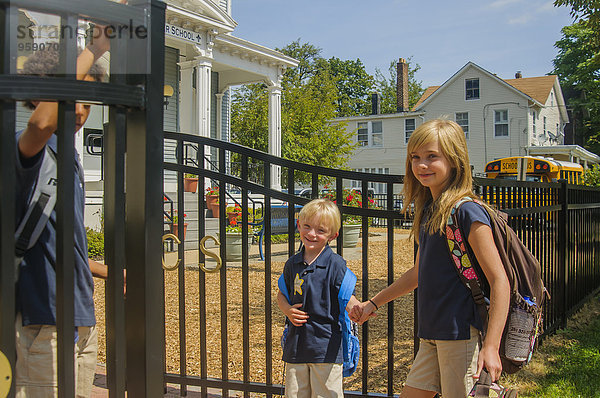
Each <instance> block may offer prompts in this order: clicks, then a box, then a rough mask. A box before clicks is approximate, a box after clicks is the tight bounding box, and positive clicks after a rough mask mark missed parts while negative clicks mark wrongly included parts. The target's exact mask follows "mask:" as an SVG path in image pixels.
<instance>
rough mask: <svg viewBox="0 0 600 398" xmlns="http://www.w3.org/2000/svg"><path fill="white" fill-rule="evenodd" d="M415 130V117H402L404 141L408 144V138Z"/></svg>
mask: <svg viewBox="0 0 600 398" xmlns="http://www.w3.org/2000/svg"><path fill="white" fill-rule="evenodd" d="M413 131H415V119H404V142H405V143H406V144H408V139H409V138H410V135H411V134H412V132H413Z"/></svg>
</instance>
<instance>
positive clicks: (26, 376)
mask: <svg viewBox="0 0 600 398" xmlns="http://www.w3.org/2000/svg"><path fill="white" fill-rule="evenodd" d="M15 330H16V346H17V365H16V372H15V386H16V397H17V398H21V397H27V398H32V397H34V398H36V397H40V398H42V397H43V398H45V397H56V396H57V394H58V376H57V360H56V358H57V351H58V350H57V334H56V326H54V325H30V326H23V322H22V320H21V314H18V315H17V321H16V324H15ZM77 330H78V334H79V340H78V341H77V343H76V344H75V358H74V360H75V393H76V396H77V397H89V396H90V395H91V394H92V385H93V383H94V375H95V372H96V359H97V353H98V333H97V331H96V326H91V327H78V328H77Z"/></svg>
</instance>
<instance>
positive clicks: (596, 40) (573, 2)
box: [554, 0, 600, 62]
mask: <svg viewBox="0 0 600 398" xmlns="http://www.w3.org/2000/svg"><path fill="white" fill-rule="evenodd" d="M554 6H555V7H561V6H565V7H571V16H572V17H573V18H574V19H575V21H576V22H580V23H581V24H582V25H583V26H584V27H586V28H588V29H590V32H591V35H590V44H591V45H592V46H593V47H594V49H595V52H594V58H595V60H596V62H600V1H599V0H554Z"/></svg>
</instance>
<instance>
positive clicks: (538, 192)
mask: <svg viewBox="0 0 600 398" xmlns="http://www.w3.org/2000/svg"><path fill="white" fill-rule="evenodd" d="M165 138H166V139H168V140H174V141H175V142H176V143H177V146H178V147H179V148H183V146H184V143H185V144H187V143H193V144H194V145H195V146H196V147H197V148H198V152H197V153H196V156H197V159H198V161H197V162H196V164H197V165H198V166H196V165H192V166H190V165H189V163H188V164H186V162H184V161H183V159H182V157H181V156H180V158H179V162H165V169H166V170H172V171H177V172H178V184H179V188H180V189H179V191H181V187H182V183H183V174H184V173H192V174H197V175H198V176H199V181H200V187H201V188H200V190H199V192H201V190H202V187H204V186H205V183H208V181H211V182H210V183H208V184H215V183H217V184H218V186H219V187H220V197H219V199H220V201H221V203H224V200H225V198H226V193H225V191H226V190H227V189H234V190H235V191H236V192H241V208H242V222H241V224H242V226H243V228H242V235H243V238H242V241H246V239H248V236H249V235H250V234H251V232H249V228H248V220H249V217H251V215H250V214H249V213H250V210H249V206H248V197H249V195H253V197H254V200H259V201H261V202H262V203H263V206H264V213H263V214H264V220H263V224H264V226H263V228H264V229H265V231H264V250H265V261H264V268H262V269H261V272H264V281H263V284H262V285H261V286H260V292H261V294H262V293H264V297H263V298H262V299H261V302H262V303H264V307H262V306H259V307H260V311H261V312H262V318H261V322H264V325H263V327H264V330H263V332H264V333H262V334H260V337H259V336H254V335H251V333H250V332H249V331H250V330H252V327H255V326H256V325H253V324H252V323H251V316H250V312H251V310H250V309H251V306H253V302H250V301H249V300H250V294H251V293H252V292H251V290H252V289H255V286H254V285H252V287H251V284H250V280H249V278H250V277H249V269H250V268H251V266H250V264H249V259H248V253H249V249H248V246H246V245H242V252H243V255H242V258H241V264H239V263H234V264H231V262H230V264H229V265H228V262H227V261H226V260H223V266H222V267H221V268H219V269H218V272H219V289H218V295H219V305H220V307H219V311H220V314H221V315H220V319H219V321H218V325H217V326H218V329H219V330H220V334H221V335H220V344H221V351H220V353H219V356H220V361H221V374H220V375H219V376H218V377H215V376H214V375H213V376H212V377H209V370H208V368H209V362H210V361H209V350H210V347H207V346H206V341H207V338H208V334H209V333H210V332H211V330H209V328H208V326H207V325H206V323H203V322H205V320H206V319H207V316H208V317H210V315H211V314H210V310H207V301H208V300H210V297H207V294H208V291H209V290H210V289H209V288H210V282H207V276H206V275H205V274H204V273H202V272H200V276H199V281H198V283H199V298H198V299H199V308H198V314H199V321H200V326H199V327H200V335H199V336H198V341H197V342H195V341H188V340H186V335H187V334H188V332H187V331H186V329H185V328H186V314H188V313H189V311H190V307H189V305H187V306H186V305H185V300H183V301H181V305H180V306H179V314H178V317H179V321H180V327H182V328H183V330H180V341H179V344H180V347H179V352H180V358H179V366H178V368H179V372H176V373H173V372H171V373H167V375H166V381H167V382H170V383H176V384H180V385H181V386H182V390H185V388H186V386H187V385H196V386H201V387H202V390H203V391H204V392H205V393H206V391H207V390H206V388H208V387H216V388H221V389H222V393H223V394H224V395H227V394H228V392H229V390H238V391H243V392H244V395H245V396H248V395H249V394H250V393H251V392H262V393H266V394H267V396H270V395H272V394H282V392H283V389H282V386H281V385H280V384H278V383H277V382H279V380H274V378H273V369H275V368H276V367H278V366H280V359H279V358H278V357H277V358H274V356H273V353H274V347H276V346H277V345H278V344H279V336H278V335H275V336H274V335H273V322H274V320H275V323H277V322H279V318H280V314H279V310H278V309H277V308H273V305H272V303H273V302H274V300H273V297H274V296H273V294H274V293H276V290H275V289H276V288H275V287H274V286H273V283H272V282H273V280H272V278H273V275H276V274H278V273H279V272H281V270H280V269H274V268H273V261H272V254H274V253H273V252H272V242H271V235H272V234H271V230H272V224H273V219H272V214H273V212H274V210H273V209H274V208H275V205H274V203H277V205H276V206H277V209H278V211H280V210H281V204H282V203H283V205H284V206H287V209H288V211H287V218H288V223H287V225H288V238H289V240H288V250H287V255H292V254H293V253H294V252H295V251H296V250H297V243H298V242H297V240H296V239H295V238H294V225H295V224H294V223H295V214H296V210H297V208H298V207H299V206H302V205H304V204H305V203H307V202H308V200H309V199H307V198H305V197H302V196H299V195H298V194H290V193H288V192H296V190H295V186H296V184H297V182H298V180H299V179H303V180H304V181H306V177H307V176H308V177H309V181H310V182H311V188H312V189H311V193H313V194H312V195H313V197H316V196H317V195H319V194H320V193H323V186H324V185H325V184H327V187H328V190H329V192H333V194H334V195H335V199H336V203H338V207H339V209H340V211H341V213H342V217H343V218H344V217H345V216H347V215H350V216H360V218H361V220H362V221H361V226H362V253H361V256H362V258H361V263H362V266H361V269H360V270H359V279H360V281H361V282H362V283H361V292H357V297H358V298H359V299H363V300H365V299H367V298H369V285H370V283H371V282H372V279H371V278H370V263H369V262H370V261H372V258H371V257H370V248H369V244H368V237H369V229H370V228H371V227H382V226H383V227H384V228H385V231H386V233H385V234H386V236H387V240H386V245H387V256H386V257H385V258H381V259H378V260H377V261H382V262H386V263H387V267H388V275H387V283H388V284H389V283H392V282H393V280H394V262H395V261H397V259H394V254H393V253H394V228H395V227H397V226H398V225H399V224H400V223H407V224H404V225H405V226H409V225H410V224H408V223H409V222H410V219H408V220H406V219H405V218H404V216H403V215H401V214H400V213H399V212H398V209H399V208H400V207H401V197H399V196H398V195H397V194H392V192H394V191H396V192H398V191H399V190H400V188H401V187H400V182H401V181H402V177H401V176H394V175H381V174H366V173H355V172H349V171H341V170H332V169H326V168H322V167H316V166H309V165H306V164H301V163H297V162H292V161H289V160H285V159H281V158H276V157H273V156H270V155H268V154H265V153H262V152H258V151H255V150H252V149H248V148H245V147H241V146H238V145H235V144H231V143H226V142H221V141H216V140H212V139H207V138H203V137H198V136H191V135H182V134H175V133H165ZM180 153H181V151H180ZM207 153H217V158H216V159H212V162H211V163H209V162H207V161H201V159H204V157H205V154H207ZM232 158H235V159H236V161H237V162H239V163H238V165H239V167H237V168H229V169H228V168H227V167H226V164H225V159H232ZM211 164H218V167H217V168H214V167H213V166H211ZM250 165H252V167H255V168H256V169H257V170H260V173H262V174H261V175H258V174H257V173H256V170H255V173H254V174H253V175H251V174H250V173H249V172H248V171H249V170H248V169H249V167H250ZM274 173H281V174H280V175H281V181H280V183H281V184H282V185H283V186H284V187H285V189H284V192H281V191H280V190H278V189H274V188H272V181H278V179H277V178H276V177H274ZM298 174H302V176H301V177H300V178H299V177H298ZM356 181H359V183H358V185H359V186H361V187H363V189H362V192H367V191H368V190H367V187H368V185H369V183H384V184H386V187H387V192H388V194H377V195H374V196H373V199H374V201H375V203H376V204H377V205H378V206H376V207H377V208H369V204H368V201H367V200H363V201H362V204H361V207H360V208H357V207H349V206H346V205H343V203H345V202H344V198H343V197H342V195H343V192H344V187H347V186H350V185H352V184H353V185H354V186H356V185H357V183H356ZM475 186H476V191H477V192H478V193H479V194H480V195H481V196H482V197H483V198H484V199H485V200H486V201H488V202H489V203H491V204H493V205H495V206H497V207H498V208H500V209H503V210H504V211H506V212H507V213H508V214H509V216H510V225H511V226H512V227H513V228H514V229H515V230H516V231H517V233H518V235H519V237H520V238H521V239H522V240H523V241H524V242H525V243H526V244H527V246H528V247H530V249H531V250H532V252H533V253H534V254H535V255H536V256H537V257H538V258H539V259H540V262H541V264H542V267H543V276H544V281H545V283H546V286H547V287H548V289H549V290H550V293H551V295H552V298H551V299H550V301H549V303H548V306H547V307H546V314H545V321H544V322H545V325H544V326H545V330H546V333H551V332H552V331H554V330H555V329H556V328H558V327H560V326H561V325H564V322H565V320H566V317H567V316H568V315H569V314H570V313H572V312H573V311H574V310H575V309H576V308H577V307H578V306H579V305H580V304H581V303H582V301H583V300H584V299H585V298H586V297H588V296H589V295H590V294H593V293H594V292H596V291H597V289H598V286H600V264H598V262H599V261H600V260H599V259H598V253H597V251H598V250H600V245H599V242H598V240H599V239H600V238H599V237H598V232H599V231H598V228H599V227H600V222H599V221H600V190H597V189H591V188H585V187H581V186H570V185H566V184H561V183H528V182H514V181H510V182H509V181H500V180H489V179H481V178H476V179H475ZM326 191H327V190H326ZM257 196H258V197H260V199H257ZM190 205H191V206H194V207H197V208H198V209H199V212H200V214H204V211H205V200H204V198H203V197H202V196H201V195H199V196H198V197H197V198H196V200H195V202H194V203H192V204H189V203H184V200H183V194H182V193H180V194H179V195H178V203H177V207H178V208H179V209H184V207H185V206H190ZM180 211H185V210H180ZM219 211H220V219H221V220H223V219H224V217H225V208H224V206H221V207H220V210H219ZM203 222H204V221H203V219H202V218H201V219H200V224H201V225H200V237H203V236H204V230H205V226H204V225H203ZM180 228H181V227H180ZM219 228H220V230H219V233H220V236H226V223H225V222H221V223H220V224H219ZM181 232H182V231H180V233H181ZM341 234H342V235H343V230H342V231H341ZM342 239H343V236H340V237H339V238H338V242H337V243H338V244H337V251H338V253H340V254H342V255H343V252H344V249H343V245H342V244H340V242H341V241H342ZM221 243H223V242H221ZM228 250H229V249H228V248H227V245H225V244H222V245H221V246H220V249H219V251H220V252H219V254H220V257H221V258H222V259H226V257H227V251H228ZM186 255H190V253H189V252H188V253H186V252H185V251H184V250H183V246H182V245H181V246H180V248H179V257H180V259H181V260H182V261H183V262H185V256H186ZM204 261H205V259H204V257H203V255H202V254H200V259H199V262H200V263H203V262H204ZM239 266H241V272H242V274H241V294H242V298H241V303H242V304H241V305H242V311H241V312H242V314H241V318H240V319H239V322H240V323H239V324H238V323H237V321H235V320H234V318H232V317H231V316H229V315H228V314H231V313H233V312H235V310H236V309H235V308H231V307H230V304H228V303H229V302H230V300H229V299H230V298H231V296H232V295H235V294H237V292H233V291H228V288H229V289H231V287H230V285H229V284H228V283H227V281H228V278H230V277H231V273H233V272H236V271H235V269H236V268H237V267H239ZM252 267H255V265H253V266H252ZM179 273H180V274H179V287H178V289H179V290H178V291H179V295H180V297H184V296H185V289H186V284H185V275H184V270H183V268H181V269H180V270H179ZM207 284H208V285H207ZM263 289H264V291H263ZM180 300H181V299H180ZM254 304H255V305H258V304H256V303H254ZM394 306H395V304H394V303H389V304H388V305H387V311H388V315H387V320H388V321H387V330H386V331H385V333H386V334H387V343H386V344H387V347H386V351H387V361H386V363H385V365H384V366H385V367H386V371H385V372H384V374H385V377H386V380H385V385H386V390H385V392H384V395H388V396H391V395H393V393H394V392H396V393H397V392H398V391H394V379H395V375H394V363H395V361H397V359H398V358H394V355H395V354H396V353H395V351H394V339H395V334H394V332H395V330H396V328H397V327H398V326H399V325H397V324H395V323H394ZM213 315H214V314H213ZM253 319H254V318H253ZM231 323H233V324H231ZM213 326H215V325H213ZM228 330H241V331H242V333H243V336H242V339H241V342H239V344H240V345H239V346H238V345H237V344H238V343H234V342H232V341H231V337H232V334H231V332H228ZM254 330H255V329H254ZM379 332H381V331H379ZM371 333H373V332H370V331H369V325H368V324H365V325H363V327H362V336H361V346H362V350H361V352H362V353H361V355H362V359H361V361H362V362H361V368H362V369H369V362H370V358H371V355H372V352H373V348H375V347H373V346H371V345H370V344H371V343H370V342H369V336H370V334H371ZM263 336H264V337H263ZM189 344H199V345H200V346H201V349H200V358H199V360H200V364H199V367H200V371H199V372H198V373H197V374H192V373H193V372H189V373H188V372H187V370H186V363H187V362H188V358H187V357H186V350H185V347H186V345H189ZM255 345H260V346H261V347H262V346H264V349H265V356H264V363H263V364H262V366H263V367H264V369H265V371H266V374H265V375H264V377H263V378H260V380H257V379H255V378H253V377H252V376H251V372H250V366H251V365H250V347H251V346H255ZM230 350H234V351H236V352H241V353H242V358H243V360H242V363H241V364H239V365H240V366H241V367H242V377H241V379H239V380H237V379H236V380H232V379H231V378H230V375H229V369H231V367H230V366H228V365H229V364H230V363H231V361H232V359H231V358H232V356H233V355H232V354H231V351H230ZM212 354H213V355H214V347H213V352H212ZM396 355H397V354H396ZM372 377H374V376H370V375H369V372H362V374H361V387H360V388H359V390H360V391H348V392H347V395H349V396H354V395H359V396H377V395H381V392H375V391H374V390H372V388H371V387H370V386H371V385H372V384H373V383H372V382H373V380H372V379H371V378H372ZM396 377H397V376H396Z"/></svg>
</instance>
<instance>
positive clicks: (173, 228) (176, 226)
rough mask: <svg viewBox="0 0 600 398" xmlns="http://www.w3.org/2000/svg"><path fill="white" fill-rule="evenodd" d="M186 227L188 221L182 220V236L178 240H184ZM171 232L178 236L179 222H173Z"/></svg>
mask: <svg viewBox="0 0 600 398" xmlns="http://www.w3.org/2000/svg"><path fill="white" fill-rule="evenodd" d="M187 227H188V223H186V222H184V223H183V238H181V239H179V240H181V241H184V240H185V233H186V231H187ZM171 233H172V234H173V235H175V236H176V237H178V238H179V224H177V223H173V226H172V227H171Z"/></svg>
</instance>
